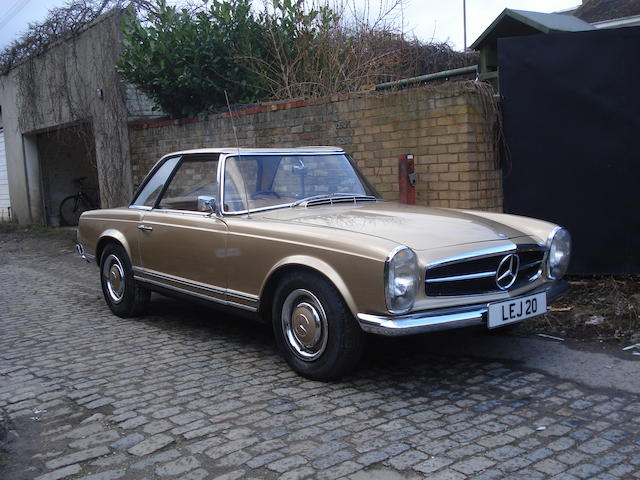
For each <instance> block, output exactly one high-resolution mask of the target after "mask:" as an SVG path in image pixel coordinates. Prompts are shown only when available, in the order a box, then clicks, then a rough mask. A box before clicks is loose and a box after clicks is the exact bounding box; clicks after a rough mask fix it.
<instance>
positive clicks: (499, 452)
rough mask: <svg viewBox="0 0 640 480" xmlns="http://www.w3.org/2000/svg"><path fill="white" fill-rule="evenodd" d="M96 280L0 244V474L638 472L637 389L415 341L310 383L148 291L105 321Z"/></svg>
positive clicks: (242, 326) (42, 248) (383, 344)
mask: <svg viewBox="0 0 640 480" xmlns="http://www.w3.org/2000/svg"><path fill="white" fill-rule="evenodd" d="M97 277H98V271H97V269H96V268H95V267H94V266H90V265H87V264H84V263H81V262H80V261H79V260H76V258H75V257H74V255H73V254H72V253H71V252H70V246H69V244H68V242H66V243H63V242H61V241H51V240H47V239H39V240H38V239H26V240H23V241H21V242H17V243H16V242H15V240H12V239H11V238H9V237H6V236H4V237H0V288H1V290H0V411H1V410H3V411H4V412H6V414H7V415H8V417H9V418H10V419H11V420H10V426H11V427H12V428H14V429H15V430H16V431H17V434H18V435H19V436H18V437H16V435H15V434H10V438H9V440H10V445H9V446H10V449H9V450H10V451H9V456H8V459H7V458H6V457H5V460H4V466H2V464H1V463H0V478H2V479H4V480H12V479H22V478H38V479H41V480H44V479H47V480H51V479H59V478H72V479H77V478H83V479H93V480H98V479H100V480H109V479H118V478H123V479H134V480H135V479H143V478H146V479H152V478H167V479H171V478H180V479H185V480H198V479H205V478H220V479H222V478H224V479H236V478H261V479H276V478H283V479H293V478H318V479H333V478H342V477H348V478H350V479H370V480H373V479H375V478H429V479H433V480H436V479H451V480H457V479H467V478H476V479H499V478H509V479H516V478H522V479H524V478H526V479H538V478H557V479H566V480H569V479H576V478H600V479H617V478H624V479H633V478H640V437H639V433H638V432H639V430H640V428H639V427H640V398H638V397H637V396H633V395H630V394H625V393H620V392H612V391H594V390H591V389H589V388H587V387H584V386H581V385H578V384H573V383H568V382H563V381H559V380H557V379H555V378H553V377H549V376H546V375H543V374H540V373H534V372H527V371H520V370H518V369H516V368H514V367H510V366H508V365H505V364H500V363H495V362H489V361H484V360H476V359H471V358H463V357H449V358H446V357H442V356H434V355H430V354H429V352H428V348H425V347H424V346H423V345H424V344H425V342H427V340H426V339H425V337H422V338H421V339H412V340H402V341H395V342H387V341H378V342H375V343H374V345H373V346H372V348H371V349H370V351H369V352H368V354H367V356H366V358H365V360H364V362H363V364H362V365H361V367H360V369H359V370H358V371H357V372H356V374H354V375H353V376H351V377H349V378H346V379H344V380H343V381H341V382H339V383H333V384H323V383H317V382H311V381H308V380H304V379H302V378H300V377H298V376H297V375H295V374H294V373H292V372H291V371H290V370H289V369H288V367H287V366H286V364H285V363H284V362H283V360H282V359H281V358H280V357H279V356H278V355H277V354H276V353H275V351H274V342H273V339H272V336H271V334H270V332H269V329H268V328H266V327H264V326H261V325H256V324H254V323H251V322H247V321H242V320H240V319H237V318H234V317H231V316H229V315H225V314H220V313H218V312H215V311H211V310H207V309H201V308H194V307H192V306H190V305H188V304H185V303H183V302H179V301H177V300H171V299H164V298H163V297H159V296H156V297H154V300H153V306H152V311H151V312H150V314H149V315H148V316H147V317H145V318H144V319H138V320H123V319H120V318H117V317H115V316H113V315H111V314H110V312H109V310H108V309H107V307H106V306H105V304H104V302H103V299H102V297H101V293H100V288H99V284H98V280H97ZM480 338H481V337H480ZM504 340H505V342H507V341H509V339H508V337H505V339H504ZM480 341H481V340H480ZM567 368H572V366H570V365H568V366H567ZM631 381H634V380H633V379H631ZM635 381H638V379H635ZM3 468H4V471H3ZM396 472H397V473H396Z"/></svg>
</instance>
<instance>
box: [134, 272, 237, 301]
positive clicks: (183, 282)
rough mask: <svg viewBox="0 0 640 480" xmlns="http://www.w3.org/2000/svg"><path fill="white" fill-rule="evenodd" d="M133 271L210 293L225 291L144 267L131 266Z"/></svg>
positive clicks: (221, 293)
mask: <svg viewBox="0 0 640 480" xmlns="http://www.w3.org/2000/svg"><path fill="white" fill-rule="evenodd" d="M133 271H134V272H135V273H139V274H142V275H149V276H151V277H155V278H157V279H158V280H164V281H167V282H174V283H179V284H181V285H184V286H185V287H191V288H199V289H200V290H206V291H209V292H211V293H216V294H218V295H224V294H226V293H227V291H226V290H225V289H223V288H218V287H213V286H211V285H204V284H202V283H196V282H190V281H188V280H183V279H181V278H178V277H174V276H173V275H164V274H162V273H157V272H152V271H151V270H147V269H145V268H140V267H133Z"/></svg>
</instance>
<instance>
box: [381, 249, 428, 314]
mask: <svg viewBox="0 0 640 480" xmlns="http://www.w3.org/2000/svg"><path fill="white" fill-rule="evenodd" d="M384 273H385V294H386V295H385V296H386V299H387V310H389V312H390V313H406V312H408V311H409V310H411V309H412V308H413V302H414V301H415V299H416V293H417V291H418V283H419V282H420V278H419V275H418V257H417V256H416V254H415V252H414V251H413V250H411V249H410V248H408V247H404V246H403V247H397V248H395V249H393V250H392V251H391V253H390V254H389V256H388V257H387V262H386V263H385V269H384Z"/></svg>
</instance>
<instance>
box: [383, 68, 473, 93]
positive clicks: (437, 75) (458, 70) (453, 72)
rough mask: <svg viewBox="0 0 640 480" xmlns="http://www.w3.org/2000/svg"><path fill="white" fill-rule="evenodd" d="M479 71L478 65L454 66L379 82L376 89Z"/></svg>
mask: <svg viewBox="0 0 640 480" xmlns="http://www.w3.org/2000/svg"><path fill="white" fill-rule="evenodd" d="M477 71H478V66H477V65H471V66H469V67H462V68H454V69H453V70H443V71H442V72H436V73H429V74H427V75H420V76H419V77H411V78H403V79H402V80H396V81H394V82H385V83H378V84H377V85H376V86H375V89H376V90H387V89H389V88H394V87H404V86H407V85H413V84H415V83H421V82H429V81H431V80H438V79H441V78H449V77H456V76H458V75H468V74H470V73H477Z"/></svg>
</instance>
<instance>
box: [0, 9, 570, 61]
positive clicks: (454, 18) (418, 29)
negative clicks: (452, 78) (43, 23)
mask: <svg viewBox="0 0 640 480" xmlns="http://www.w3.org/2000/svg"><path fill="white" fill-rule="evenodd" d="M355 1H356V3H362V2H364V1H367V0H355ZM386 1H388V0H386ZM369 2H370V4H371V8H372V9H373V7H374V6H375V5H377V4H378V3H379V0H369ZM466 2H467V43H468V44H471V43H473V41H474V40H475V39H476V38H477V37H478V36H479V35H480V34H481V33H482V32H483V31H484V29H485V28H487V27H488V26H489V25H490V24H491V22H492V21H493V20H494V19H495V18H496V17H497V16H498V15H499V14H500V12H501V11H502V10H503V9H505V8H515V9H519V10H532V11H536V12H554V11H558V10H563V9H567V8H571V7H574V6H576V5H577V4H579V3H580V0H466ZM168 3H176V1H175V0H173V1H172V0H169V2H168ZM64 4H65V0H0V48H4V47H6V46H7V45H8V44H9V43H10V42H11V41H12V40H14V39H16V38H17V37H18V36H19V35H20V33H22V32H23V31H24V30H25V29H26V28H27V25H28V23H29V22H36V21H40V20H42V19H43V18H44V17H45V16H46V14H47V11H48V10H49V9H50V8H52V7H58V6H63V5H64ZM462 4H463V0H406V1H405V5H404V8H403V11H402V12H401V13H402V17H403V18H404V24H405V29H406V30H407V31H409V32H413V33H414V34H415V35H416V36H417V37H418V38H420V39H421V40H424V41H429V40H432V39H433V40H436V41H447V40H448V41H449V42H451V44H452V45H453V47H454V48H456V49H458V50H461V49H462V48H463V22H462Z"/></svg>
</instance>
